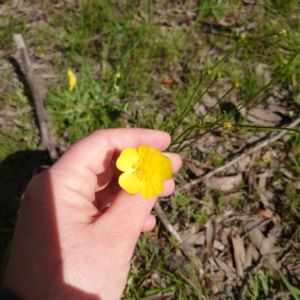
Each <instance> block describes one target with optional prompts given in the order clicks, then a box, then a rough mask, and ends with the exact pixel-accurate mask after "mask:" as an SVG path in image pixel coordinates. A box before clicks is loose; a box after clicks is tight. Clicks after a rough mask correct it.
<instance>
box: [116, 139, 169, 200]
mask: <svg viewBox="0 0 300 300" xmlns="http://www.w3.org/2000/svg"><path fill="white" fill-rule="evenodd" d="M116 165H117V168H118V169H119V170H120V171H122V172H124V173H123V174H121V175H120V177H119V184H120V186H121V187H122V188H123V189H124V190H126V192H127V193H128V194H137V193H139V192H140V193H141V195H142V197H143V198H145V199H148V198H152V197H154V196H157V195H159V194H160V193H161V192H162V190H163V188H164V184H163V180H166V179H170V178H171V177H172V164H171V161H170V159H169V158H168V157H167V156H166V155H163V154H162V153H161V152H160V151H158V150H157V149H155V148H151V147H149V146H146V145H142V146H140V147H139V148H138V150H136V149H134V148H127V149H125V150H123V151H122V152H121V155H120V156H119V158H118V159H117V162H116Z"/></svg>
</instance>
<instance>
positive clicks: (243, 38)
mask: <svg viewBox="0 0 300 300" xmlns="http://www.w3.org/2000/svg"><path fill="white" fill-rule="evenodd" d="M245 39H246V34H245V33H241V34H240V40H241V41H244V40H245Z"/></svg>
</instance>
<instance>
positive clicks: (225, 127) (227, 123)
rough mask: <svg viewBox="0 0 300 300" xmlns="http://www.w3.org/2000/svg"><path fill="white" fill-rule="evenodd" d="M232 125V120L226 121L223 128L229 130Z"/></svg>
mask: <svg viewBox="0 0 300 300" xmlns="http://www.w3.org/2000/svg"><path fill="white" fill-rule="evenodd" d="M231 127H232V124H231V123H230V122H224V123H223V124H222V128H223V130H229V129H230V128H231Z"/></svg>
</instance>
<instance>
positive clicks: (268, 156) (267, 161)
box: [262, 153, 271, 164]
mask: <svg viewBox="0 0 300 300" xmlns="http://www.w3.org/2000/svg"><path fill="white" fill-rule="evenodd" d="M262 160H263V162H264V163H266V164H267V163H269V162H270V161H271V157H270V154H269V153H266V154H264V155H263V156H262Z"/></svg>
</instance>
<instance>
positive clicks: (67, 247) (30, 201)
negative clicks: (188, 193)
mask: <svg viewBox="0 0 300 300" xmlns="http://www.w3.org/2000/svg"><path fill="white" fill-rule="evenodd" d="M169 143H170V136H169V135H168V134H167V133H165V132H160V131H154V130H148V129H108V130H99V131H96V132H94V133H93V134H91V135H90V136H88V137H86V138H84V139H82V140H80V141H79V142H77V143H76V144H74V145H73V146H72V147H71V148H70V149H69V150H68V151H67V152H66V153H65V154H64V155H63V156H62V157H61V158H60V159H59V160H58V161H57V162H56V163H55V164H54V165H53V166H52V167H50V168H49V169H48V170H46V171H44V172H42V173H41V174H39V175H38V176H36V177H34V178H33V179H32V180H31V182H30V183H29V185H28V187H27V190H26V192H25V196H24V199H23V200H22V203H21V207H20V211H19V215H18V220H17V224H16V229H15V234H14V238H13V244H12V251H11V255H10V259H9V263H8V266H7V270H6V274H5V278H4V284H3V286H4V287H6V288H8V289H10V290H12V291H13V292H15V293H16V294H17V295H18V296H20V297H21V299H24V300H27V299H28V300H29V299H30V300H35V299H39V300H40V299H45V300H47V299H56V300H59V299H64V300H65V299H72V300H74V299H89V300H90V299H91V300H92V299H101V300H105V299H109V300H113V299H119V298H120V297H121V295H122V292H123V290H124V287H125V284H126V280H127V275H128V271H129V267H130V259H131V257H132V254H133V251H134V247H135V245H136V242H137V239H138V237H139V235H140V233H141V231H143V232H145V231H149V230H151V229H152V228H153V227H154V226H155V218H154V216H152V215H150V212H151V209H152V208H153V206H154V204H155V201H156V200H157V197H154V198H151V199H147V200H146V199H143V198H142V197H141V196H140V195H139V194H137V195H129V194H127V193H126V192H125V191H124V190H122V189H120V187H119V185H118V176H119V174H120V172H119V171H118V170H117V169H116V167H115V161H116V158H117V157H118V155H119V154H120V152H121V150H123V149H125V148H128V147H132V148H138V146H140V145H142V144H146V145H148V146H150V147H154V148H156V149H158V150H161V151H162V150H164V149H166V148H167V146H168V145H169ZM169 157H170V158H171V161H172V168H173V172H176V171H178V169H179V168H180V165H181V159H180V157H179V156H178V155H176V154H170V155H169ZM174 187H175V184H174V181H173V180H172V179H170V180H167V181H165V182H164V190H163V192H162V193H161V195H160V196H162V197H163V196H167V195H170V194H171V193H172V192H173V190H174ZM108 203H111V206H110V207H109V208H108V209H107V204H108Z"/></svg>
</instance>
